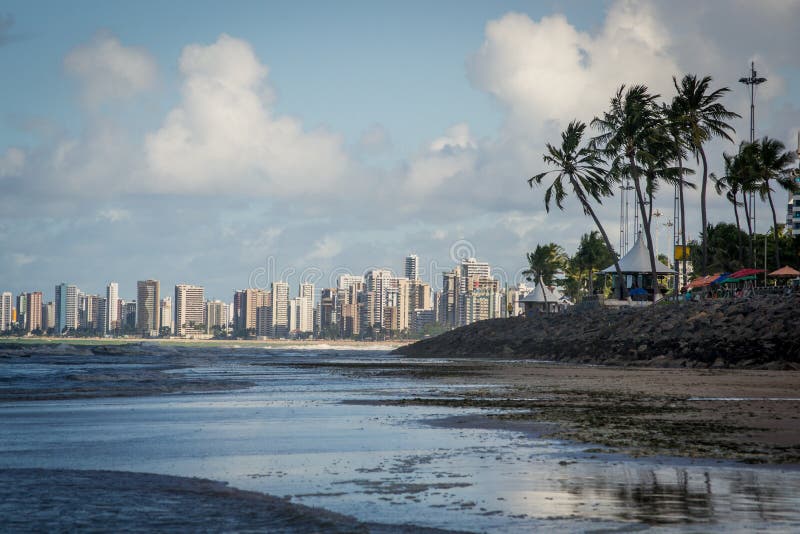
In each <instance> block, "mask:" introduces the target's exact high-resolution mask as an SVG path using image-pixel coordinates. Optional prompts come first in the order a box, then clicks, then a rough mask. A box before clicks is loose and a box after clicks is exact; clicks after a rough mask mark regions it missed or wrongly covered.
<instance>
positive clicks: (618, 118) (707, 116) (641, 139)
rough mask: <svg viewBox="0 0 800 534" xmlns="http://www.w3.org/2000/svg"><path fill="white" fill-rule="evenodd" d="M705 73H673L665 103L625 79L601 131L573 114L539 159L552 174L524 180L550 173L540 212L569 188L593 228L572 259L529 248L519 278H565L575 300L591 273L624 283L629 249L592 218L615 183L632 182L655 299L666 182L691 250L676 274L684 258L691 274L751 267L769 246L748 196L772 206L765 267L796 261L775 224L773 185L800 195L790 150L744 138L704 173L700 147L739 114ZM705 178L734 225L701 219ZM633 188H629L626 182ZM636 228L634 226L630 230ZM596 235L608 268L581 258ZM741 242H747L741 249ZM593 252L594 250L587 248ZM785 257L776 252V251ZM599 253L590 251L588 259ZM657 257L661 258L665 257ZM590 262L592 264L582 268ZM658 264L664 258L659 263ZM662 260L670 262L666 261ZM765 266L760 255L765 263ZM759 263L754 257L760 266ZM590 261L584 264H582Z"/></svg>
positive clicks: (796, 245) (795, 243)
mask: <svg viewBox="0 0 800 534" xmlns="http://www.w3.org/2000/svg"><path fill="white" fill-rule="evenodd" d="M711 83H712V78H711V77H710V76H704V77H702V78H699V77H698V76H696V75H694V74H687V75H685V76H684V77H683V78H682V79H681V80H680V81H679V80H678V79H677V78H675V77H673V85H674V87H675V94H674V95H673V96H672V99H671V100H670V101H669V102H659V98H661V95H658V94H653V93H651V92H650V90H649V89H648V87H647V86H645V85H633V86H630V87H626V86H625V85H622V86H620V87H619V89H618V90H617V91H616V93H615V94H614V95H613V96H612V98H611V100H610V104H609V108H608V110H606V111H604V112H603V113H602V114H601V115H599V116H597V117H595V118H594V119H592V120H591V123H590V124H591V126H592V127H593V128H595V129H596V130H597V131H598V135H596V136H595V137H592V138H588V139H585V136H586V124H585V123H583V122H581V121H579V120H573V121H572V122H570V123H569V125H568V126H567V127H566V129H565V130H564V131H563V132H562V134H561V142H560V145H558V146H556V145H553V144H550V143H547V144H546V147H545V154H544V156H543V161H544V163H545V164H546V165H547V166H548V167H549V170H546V171H544V172H541V173H539V174H536V175H534V176H533V177H531V178H529V179H528V184H529V185H530V186H531V187H533V186H534V185H542V183H543V181H544V180H545V178H546V177H547V176H548V175H551V174H553V175H554V179H553V180H552V182H551V183H550V185H549V186H548V187H547V189H546V190H545V194H544V204H545V209H546V210H547V211H548V212H549V211H550V204H551V202H552V201H555V204H556V206H557V207H558V208H559V209H562V210H563V209H564V206H563V201H564V200H565V199H566V197H567V195H568V193H567V189H570V190H571V191H572V193H573V194H574V196H575V197H576V198H577V200H578V202H579V204H580V206H581V209H582V211H583V213H584V215H588V216H590V217H591V218H592V220H593V221H594V224H595V226H596V227H597V232H593V233H592V234H586V235H584V236H583V238H582V239H581V247H580V248H579V251H578V253H576V256H575V257H573V258H568V257H567V256H566V255H565V254H564V252H563V248H561V247H560V246H559V245H557V244H555V243H550V244H547V245H537V247H536V250H534V252H532V253H529V254H528V255H527V257H528V263H529V265H530V267H529V269H528V271H526V274H528V275H531V276H534V277H536V278H537V280H538V278H539V277H540V276H541V277H542V278H543V279H544V283H546V284H550V283H552V276H551V275H550V273H551V272H553V270H554V269H555V270H556V271H559V270H560V271H562V272H564V273H565V274H566V278H565V280H564V282H563V284H564V286H565V287H564V289H565V292H566V293H567V294H568V295H569V296H571V297H573V298H576V297H579V296H580V295H581V294H583V293H585V292H586V291H589V292H590V293H592V292H593V290H594V282H595V280H594V276H593V274H592V273H593V271H594V270H595V269H596V268H598V267H599V268H603V267H607V266H608V265H609V264H611V263H613V264H614V267H615V270H616V272H617V277H618V279H620V280H621V279H622V272H621V271H620V267H619V263H618V257H619V254H621V253H625V252H626V251H616V250H614V247H613V246H612V245H611V242H610V240H609V239H608V234H607V232H606V231H605V229H604V228H603V225H602V223H601V222H600V220H599V219H598V217H597V214H596V207H597V206H598V205H600V204H602V202H603V200H604V199H607V198H609V197H611V196H613V194H614V189H616V188H617V187H618V186H623V187H632V188H633V190H635V193H636V209H637V210H638V211H639V216H640V224H641V231H642V233H643V235H644V238H645V239H646V244H647V248H648V252H649V256H650V258H649V259H650V266H651V271H652V272H651V278H650V280H651V283H652V286H651V287H650V288H649V289H650V293H651V297H652V299H653V301H654V302H655V301H656V300H657V295H658V292H659V288H658V287H657V284H658V282H657V280H658V275H657V272H656V261H657V260H658V259H659V258H657V256H656V252H655V246H654V238H653V225H654V221H653V216H654V208H653V206H654V200H655V197H656V194H657V193H658V192H659V189H660V188H661V187H662V186H664V185H671V186H673V188H674V190H675V192H676V194H677V197H678V199H679V204H680V227H679V228H678V229H677V233H678V235H679V240H680V244H681V246H682V250H686V248H687V246H688V248H689V254H688V256H690V258H687V255H686V254H685V255H684V257H683V261H682V262H681V265H680V266H679V269H680V271H682V275H683V276H682V278H683V279H684V280H688V278H687V259H690V260H691V261H692V263H693V265H694V267H695V273H694V274H695V275H701V276H704V275H707V274H709V273H710V272H712V271H714V270H729V271H733V270H736V268H742V267H745V266H750V267H755V266H756V264H757V262H758V261H759V259H760V257H759V254H758V252H757V250H758V243H762V247H765V246H766V236H764V235H759V234H756V233H755V231H754V228H753V226H752V224H751V221H752V214H751V213H750V208H749V207H748V202H747V196H748V195H749V194H751V193H752V194H757V195H758V196H759V197H760V198H761V199H762V200H766V201H767V202H768V203H769V205H770V208H771V214H772V223H773V224H772V228H771V229H770V230H769V232H768V233H771V234H772V243H771V245H769V248H770V256H771V260H772V261H771V263H769V264H767V268H770V267H774V268H776V269H777V268H779V267H781V266H782V263H781V262H782V261H789V262H794V263H800V253H798V251H800V239H799V238H797V237H795V238H792V237H791V235H790V233H787V232H786V229H785V228H784V225H781V224H779V223H778V217H777V212H776V209H775V201H774V199H773V193H775V192H776V190H777V189H780V190H783V191H786V192H792V193H796V192H800V183H798V182H797V181H796V180H795V174H796V170H795V169H794V168H793V167H792V163H793V162H794V159H795V155H794V153H792V152H791V151H787V150H786V147H785V146H784V144H783V143H781V142H780V141H778V140H777V139H772V138H770V137H764V138H762V139H759V140H756V141H754V142H753V143H747V142H743V143H742V144H741V145H740V146H739V151H738V153H736V154H733V155H729V154H727V153H725V154H724V156H723V158H724V165H725V172H724V175H722V176H716V175H715V174H714V173H711V174H709V172H708V167H709V164H708V158H707V155H706V149H705V146H706V145H707V144H708V142H709V141H711V140H713V139H714V138H721V139H724V140H728V141H731V142H733V139H732V137H731V135H732V134H733V133H734V129H733V127H732V126H731V124H730V121H731V120H732V119H735V118H738V117H740V116H739V115H738V114H737V113H735V112H733V111H730V110H728V109H727V108H725V106H724V105H723V104H722V103H721V99H722V97H723V96H724V95H725V94H726V93H728V92H729V91H730V89H729V88H727V87H721V88H718V89H713V90H712V88H711ZM689 158H692V159H694V161H695V163H696V164H697V165H699V166H700V167H701V169H702V174H701V176H700V180H699V184H700V206H699V211H700V216H701V217H700V218H701V231H700V233H699V236H700V239H699V241H690V242H688V243H687V240H686V224H685V221H686V216H685V214H686V205H685V204H686V203H685V194H684V193H685V190H686V188H690V189H694V188H696V187H697V185H696V184H695V183H693V182H692V181H690V180H689V179H687V177H689V176H691V175H692V174H694V171H693V170H692V169H690V168H688V167H687V166H686V165H685V163H686V162H687V161H688V160H689ZM709 179H710V181H711V182H712V183H713V185H714V189H715V191H716V193H717V194H725V195H726V198H727V199H728V200H729V201H730V202H731V204H732V206H733V209H734V217H735V220H736V225H735V227H734V228H733V229H731V226H732V225H729V224H728V223H724V222H722V223H717V224H716V225H714V224H711V223H710V222H709V221H708V213H707V211H708V210H707V198H706V197H707V193H708V185H709ZM631 184H632V186H631ZM740 207H743V208H744V212H745V220H746V221H747V233H746V234H744V233H743V231H742V229H741V220H740V218H739V208H740ZM635 230H636V231H638V230H639V229H635ZM595 233H599V236H600V237H602V239H600V240H599V241H600V242H602V243H603V245H604V246H605V248H606V255H605V257H604V258H603V260H604V261H605V262H606V263H605V265H600V264H598V263H595V262H594V260H588V257H587V256H586V254H587V250H588V249H587V247H588V244H586V245H585V244H584V239H587V240H588V239H590V236H591V235H593V234H595ZM745 238H746V241H747V244H748V247H747V248H746V249H745V247H744V242H745ZM592 250H593V251H594V249H592ZM782 253H783V255H782ZM590 256H591V257H592V258H596V257H598V256H597V252H596V251H594V252H593V253H592V254H591V255H590ZM664 259H667V258H666V257H664ZM587 261H589V264H590V265H587V263H586V262H587ZM662 261H663V260H662ZM664 263H669V262H664ZM765 263H766V261H765ZM759 266H760V263H759ZM587 267H588V269H587ZM587 270H588V278H587V281H588V283H585V284H584V283H583V282H582V281H583V279H584V278H583V274H582V273H583V272H584V271H587ZM624 285H625V284H622V286H623V287H622V288H621V289H622V293H621V294H619V295H618V296H619V298H622V299H625V298H626V297H627V295H626V288H625V287H624Z"/></svg>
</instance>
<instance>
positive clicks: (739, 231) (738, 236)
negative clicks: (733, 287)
mask: <svg viewBox="0 0 800 534" xmlns="http://www.w3.org/2000/svg"><path fill="white" fill-rule="evenodd" d="M737 198H738V195H737V193H736V192H735V191H734V193H733V215H734V216H735V217H736V242H737V245H738V248H739V263H743V259H742V227H741V225H740V224H739V207H738V206H737V205H736V201H737Z"/></svg>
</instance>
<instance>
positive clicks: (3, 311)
mask: <svg viewBox="0 0 800 534" xmlns="http://www.w3.org/2000/svg"><path fill="white" fill-rule="evenodd" d="M13 309H14V295H12V294H11V293H10V292H8V291H3V292H2V293H0V332H4V331H6V330H11V317H12V315H13V313H12V311H13Z"/></svg>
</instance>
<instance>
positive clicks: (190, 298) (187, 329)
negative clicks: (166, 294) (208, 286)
mask: <svg viewBox="0 0 800 534" xmlns="http://www.w3.org/2000/svg"><path fill="white" fill-rule="evenodd" d="M205 303H206V299H205V289H203V287H201V286H193V285H189V284H178V285H176V286H175V334H176V335H179V336H185V335H187V334H191V333H194V334H197V333H205V326H204V321H205V312H206V304H205Z"/></svg>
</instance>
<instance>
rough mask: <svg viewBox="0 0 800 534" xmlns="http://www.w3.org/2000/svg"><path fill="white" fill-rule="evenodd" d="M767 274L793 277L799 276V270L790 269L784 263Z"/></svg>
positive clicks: (778, 276)
mask: <svg viewBox="0 0 800 534" xmlns="http://www.w3.org/2000/svg"><path fill="white" fill-rule="evenodd" d="M768 276H775V277H777V278H794V277H796V276H800V271H798V270H796V269H792V268H791V267H789V266H788V265H784V266H783V267H781V268H780V269H778V270H777V271H772V272H771V273H769V275H768Z"/></svg>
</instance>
